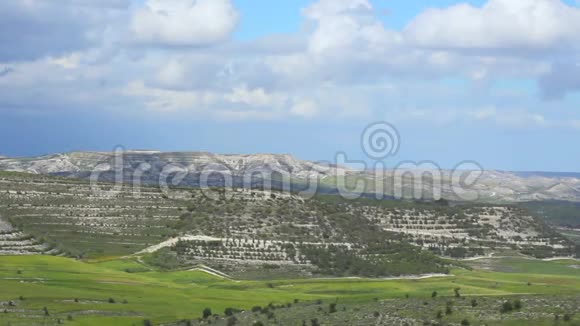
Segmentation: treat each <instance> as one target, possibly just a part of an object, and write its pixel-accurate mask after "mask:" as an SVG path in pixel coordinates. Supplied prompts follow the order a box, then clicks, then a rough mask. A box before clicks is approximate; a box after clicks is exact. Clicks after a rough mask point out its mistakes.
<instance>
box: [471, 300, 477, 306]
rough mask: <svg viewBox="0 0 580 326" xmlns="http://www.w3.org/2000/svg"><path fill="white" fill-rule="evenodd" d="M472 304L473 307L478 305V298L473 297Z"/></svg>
mask: <svg viewBox="0 0 580 326" xmlns="http://www.w3.org/2000/svg"><path fill="white" fill-rule="evenodd" d="M471 306H472V307H473V308H475V307H477V300H475V299H471Z"/></svg>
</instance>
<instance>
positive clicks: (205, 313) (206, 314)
mask: <svg viewBox="0 0 580 326" xmlns="http://www.w3.org/2000/svg"><path fill="white" fill-rule="evenodd" d="M211 315H212V313H211V309H210V308H205V309H203V313H202V316H203V319H208V318H209V317H211Z"/></svg>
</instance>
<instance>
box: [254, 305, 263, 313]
mask: <svg viewBox="0 0 580 326" xmlns="http://www.w3.org/2000/svg"><path fill="white" fill-rule="evenodd" d="M252 312H262V307H260V306H253V307H252Z"/></svg>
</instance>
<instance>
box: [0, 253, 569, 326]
mask: <svg viewBox="0 0 580 326" xmlns="http://www.w3.org/2000/svg"><path fill="white" fill-rule="evenodd" d="M497 264H499V265H501V264H505V265H506V266H511V267H512V270H507V269H506V271H503V272H497V271H485V270H472V271H469V270H465V269H454V270H452V272H451V275H450V276H448V277H436V278H427V279H421V280H372V279H300V280H273V281H231V280H224V279H220V278H218V277H215V276H212V275H210V274H207V273H204V272H200V271H175V272H161V271H156V270H155V269H153V268H151V267H149V266H145V265H144V264H143V263H142V262H140V261H138V260H137V259H136V258H126V259H109V260H100V261H89V262H83V261H77V260H73V259H69V258H62V257H51V256H5V257H0V302H1V303H2V305H3V306H4V307H2V308H4V309H6V312H2V311H0V325H8V324H10V325H13V326H15V325H31V324H41V325H42V324H43V323H44V324H47V325H52V324H55V323H56V322H57V320H58V319H61V320H62V322H63V323H64V324H67V325H109V324H110V325H132V324H133V323H135V325H142V324H143V320H144V319H150V320H151V321H152V322H153V324H157V323H162V322H171V321H176V320H181V319H195V318H198V317H200V316H201V313H202V310H203V309H204V308H206V307H209V308H211V309H212V311H213V312H214V313H218V314H223V311H224V309H225V308H227V307H233V308H239V309H250V308H251V307H253V306H256V305H260V306H265V305H267V304H269V303H274V304H286V303H291V302H293V301H294V299H299V300H300V301H301V302H304V301H314V300H317V299H322V300H323V301H325V302H330V301H336V300H338V302H340V303H352V304H358V303H364V302H373V301H377V299H378V300H387V299H393V298H403V297H406V296H407V295H408V296H410V297H413V298H417V297H421V298H422V297H424V298H426V299H427V298H430V297H431V294H432V292H433V291H437V292H438V294H439V296H450V297H451V296H453V295H454V291H453V289H455V288H458V287H459V288H461V290H460V292H461V295H462V296H466V297H469V296H473V297H479V296H512V295H534V296H536V295H578V294H580V270H579V269H577V268H576V265H578V261H558V262H543V261H532V260H525V259H518V258H511V259H508V260H505V261H503V260H502V261H501V262H497ZM110 299H112V300H110ZM10 301H12V304H13V305H12V306H9V305H8V303H9V302H10ZM109 301H114V302H109ZM44 307H46V309H47V311H48V316H47V315H46V314H45V312H44V310H43V309H44ZM69 316H70V319H72V320H69ZM506 325H510V324H506Z"/></svg>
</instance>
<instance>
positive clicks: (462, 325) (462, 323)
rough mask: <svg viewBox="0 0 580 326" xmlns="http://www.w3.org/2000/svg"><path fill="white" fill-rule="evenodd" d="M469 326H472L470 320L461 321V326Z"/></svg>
mask: <svg viewBox="0 0 580 326" xmlns="http://www.w3.org/2000/svg"><path fill="white" fill-rule="evenodd" d="M469 325H470V324H469V320H467V319H464V320H462V321H461V326H469Z"/></svg>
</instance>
